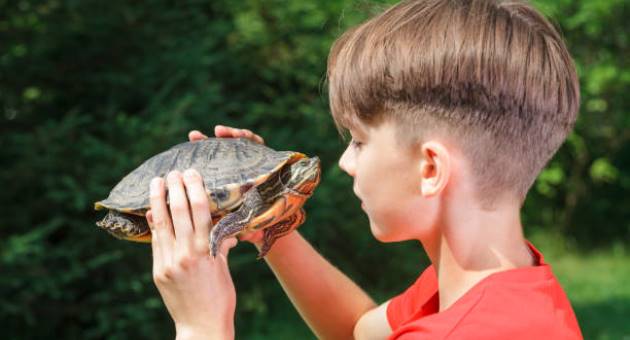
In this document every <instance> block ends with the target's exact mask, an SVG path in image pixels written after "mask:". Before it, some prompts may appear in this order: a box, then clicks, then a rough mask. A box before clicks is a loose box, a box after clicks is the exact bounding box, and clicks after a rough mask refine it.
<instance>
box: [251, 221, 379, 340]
mask: <svg viewBox="0 0 630 340" xmlns="http://www.w3.org/2000/svg"><path fill="white" fill-rule="evenodd" d="M257 246H258V245H257ZM265 260H266V261H267V263H268V264H269V267H271V269H272V270H273V272H274V274H275V275H276V277H277V278H278V281H279V282H280V284H281V285H282V288H283V289H284V291H285V292H286V293H287V295H288V296H289V299H290V300H291V302H292V303H293V305H294V306H295V308H296V309H297V310H298V312H299V313H300V315H301V316H302V318H303V319H304V321H306V323H307V324H308V326H309V327H310V328H311V330H312V331H313V332H314V333H315V335H316V336H317V338H319V339H351V338H353V335H354V336H356V337H357V338H360V337H359V335H360V336H363V335H369V336H370V337H373V336H374V335H377V334H378V337H379V338H383V337H386V336H387V335H388V334H389V333H391V330H390V329H389V324H388V323H387V318H386V317H385V313H384V310H385V308H386V305H382V306H380V307H378V308H375V307H376V304H375V303H374V301H373V300H372V299H371V298H370V297H369V296H368V295H367V294H366V293H365V292H364V291H363V290H362V289H361V288H359V286H357V285H356V284H355V283H354V282H352V280H350V279H349V278H348V277H347V276H346V275H344V274H343V273H342V272H341V271H339V269H337V268H335V267H334V266H333V265H331V264H330V263H329V262H328V261H327V260H326V259H324V257H322V256H321V255H320V254H319V253H318V252H317V251H316V250H315V249H313V247H312V246H311V245H310V244H309V243H308V242H307V241H306V240H305V239H304V238H303V237H302V236H301V235H300V234H299V233H298V232H297V231H295V232H292V233H290V234H289V235H286V236H284V237H282V238H280V239H278V240H277V241H276V243H275V244H274V246H273V248H272V249H271V250H270V251H269V253H268V254H267V256H266V257H265ZM384 306H385V307H384ZM355 326H356V327H355ZM357 332H358V333H357ZM371 332H374V333H371Z"/></svg>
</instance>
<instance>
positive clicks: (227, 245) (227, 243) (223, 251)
mask: <svg viewBox="0 0 630 340" xmlns="http://www.w3.org/2000/svg"><path fill="white" fill-rule="evenodd" d="M237 243H238V240H237V239H236V237H230V238H228V239H225V240H223V242H222V243H221V245H220V246H219V254H218V256H223V258H225V261H226V262H227V258H228V253H229V252H230V249H232V248H234V247H235V246H236V244H237Z"/></svg>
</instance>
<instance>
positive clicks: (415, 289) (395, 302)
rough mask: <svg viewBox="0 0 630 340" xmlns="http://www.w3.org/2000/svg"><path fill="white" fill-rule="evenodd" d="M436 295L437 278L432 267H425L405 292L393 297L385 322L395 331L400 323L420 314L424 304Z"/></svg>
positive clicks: (388, 306)
mask: <svg viewBox="0 0 630 340" xmlns="http://www.w3.org/2000/svg"><path fill="white" fill-rule="evenodd" d="M435 293H437V277H436V274H435V270H434V268H433V266H432V265H431V266H429V267H427V268H426V269H425V270H424V271H423V272H422V274H421V275H420V277H418V279H417V280H416V282H414V283H413V284H412V285H411V286H410V287H409V288H407V290H405V291H404V292H403V293H401V294H400V295H397V296H395V297H393V298H392V299H391V300H390V302H389V304H388V305H387V321H388V322H389V326H390V327H391V328H392V329H393V330H395V329H396V328H398V327H399V326H400V325H401V324H402V323H404V322H405V321H407V320H409V319H410V318H412V317H416V316H417V315H418V313H421V312H422V308H423V306H424V305H425V303H426V302H427V301H428V300H429V299H430V298H432V297H433V296H434V295H435Z"/></svg>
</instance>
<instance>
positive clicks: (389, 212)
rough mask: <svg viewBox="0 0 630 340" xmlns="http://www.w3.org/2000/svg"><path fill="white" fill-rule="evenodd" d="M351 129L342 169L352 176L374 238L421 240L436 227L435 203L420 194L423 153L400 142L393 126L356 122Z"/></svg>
mask: <svg viewBox="0 0 630 340" xmlns="http://www.w3.org/2000/svg"><path fill="white" fill-rule="evenodd" d="M349 130H350V134H351V135H352V141H351V142H350V144H349V145H348V147H347V148H346V150H345V151H344V153H343V155H342V156H341V158H340V159H339V166H340V167H341V169H343V170H344V171H345V172H347V173H348V174H349V175H350V176H352V177H353V178H354V186H353V189H354V193H355V194H356V195H357V197H358V198H359V199H360V200H361V202H362V203H361V207H362V208H363V210H364V211H365V212H366V214H367V216H368V218H369V221H370V229H371V231H372V234H373V235H374V237H376V239H378V240H380V241H382V242H395V241H403V240H409V239H419V238H422V237H423V234H426V233H427V232H429V231H430V229H431V226H432V225H433V221H434V218H435V217H434V215H435V214H434V213H433V212H434V211H435V209H434V208H435V202H434V201H435V200H431V199H427V198H425V197H423V196H422V195H421V190H420V184H421V176H420V174H421V169H420V160H421V157H420V155H419V152H412V150H409V149H408V147H403V146H402V145H401V144H400V143H399V142H397V140H396V129H395V127H394V125H393V124H390V123H382V124H380V125H379V126H377V127H369V126H366V125H365V124H355V126H354V127H352V128H350V129H349Z"/></svg>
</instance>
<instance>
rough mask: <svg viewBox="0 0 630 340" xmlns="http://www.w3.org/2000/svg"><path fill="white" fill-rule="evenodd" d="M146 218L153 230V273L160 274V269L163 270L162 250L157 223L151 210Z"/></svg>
mask: <svg viewBox="0 0 630 340" xmlns="http://www.w3.org/2000/svg"><path fill="white" fill-rule="evenodd" d="M145 217H146V218H147V223H148V224H149V228H150V229H151V253H152V254H153V272H154V273H158V272H159V271H160V268H162V263H163V260H162V253H161V250H160V243H159V242H158V241H157V239H156V236H155V223H154V222H153V212H151V210H149V211H147V213H146V215H145Z"/></svg>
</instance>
